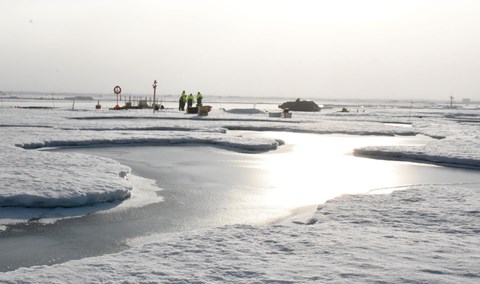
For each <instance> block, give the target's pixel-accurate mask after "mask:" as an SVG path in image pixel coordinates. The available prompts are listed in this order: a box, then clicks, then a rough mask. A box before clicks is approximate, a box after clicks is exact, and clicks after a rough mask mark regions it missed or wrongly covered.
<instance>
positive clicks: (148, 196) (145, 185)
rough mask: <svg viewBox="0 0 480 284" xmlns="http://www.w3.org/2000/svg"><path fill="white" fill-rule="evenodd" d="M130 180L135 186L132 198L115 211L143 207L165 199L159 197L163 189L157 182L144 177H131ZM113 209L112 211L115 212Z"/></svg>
mask: <svg viewBox="0 0 480 284" xmlns="http://www.w3.org/2000/svg"><path fill="white" fill-rule="evenodd" d="M128 180H129V181H130V183H131V184H132V186H133V190H132V196H131V197H130V198H128V199H126V200H124V201H123V202H122V203H120V205H119V206H117V207H115V208H114V209H117V208H118V209H122V208H125V207H142V206H145V205H148V204H153V203H158V202H161V201H163V197H161V196H160V195H158V192H159V191H160V190H161V188H159V187H157V184H156V181H155V180H151V179H146V178H143V177H139V176H135V175H130V176H129V177H128ZM114 209H112V210H114Z"/></svg>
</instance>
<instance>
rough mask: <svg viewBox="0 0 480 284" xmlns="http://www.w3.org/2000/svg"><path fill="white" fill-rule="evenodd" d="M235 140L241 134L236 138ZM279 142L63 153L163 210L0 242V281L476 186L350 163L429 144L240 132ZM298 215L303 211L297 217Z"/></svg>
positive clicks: (38, 228)
mask: <svg viewBox="0 0 480 284" xmlns="http://www.w3.org/2000/svg"><path fill="white" fill-rule="evenodd" d="M236 134H239V132H236ZM241 134H242V135H250V136H252V135H261V136H267V137H274V138H279V139H282V140H284V141H285V145H283V146H281V147H279V149H278V150H276V151H271V152H267V153H239V152H234V151H231V150H228V149H221V148H214V147H207V146H201V145H187V146H186V145H183V146H126V147H102V148H69V149H58V150H55V151H74V152H80V153H85V154H89V155H98V156H102V157H109V158H113V159H115V160H117V161H119V162H121V163H123V164H125V165H128V166H130V167H131V168H132V174H134V175H137V176H141V177H145V178H148V179H152V180H155V181H156V184H157V186H158V187H160V188H162V190H161V191H160V192H159V194H160V195H161V196H162V197H163V198H164V200H163V201H162V202H159V203H155V204H150V205H147V206H144V207H141V208H126V209H124V210H117V211H114V212H111V213H107V214H95V213H94V214H89V215H86V216H82V217H78V218H72V219H65V220H61V221H58V222H56V223H54V224H47V225H45V224H40V223H39V224H35V223H32V224H28V225H17V226H16V227H15V228H14V229H13V230H8V231H6V232H0V251H1V252H2V253H1V254H0V271H8V270H14V269H16V268H18V267H22V266H32V265H41V264H53V263H60V262H64V261H68V260H71V259H78V258H83V257H87V256H96V255H102V254H105V253H112V252H117V251H121V250H123V249H125V248H127V247H128V245H127V244H126V243H127V241H128V240H129V239H131V238H135V237H141V236H147V235H149V234H154V233H176V232H185V231H193V230H199V229H203V228H211V227H217V226H223V225H229V224H238V223H242V224H256V225H262V224H268V223H273V222H278V221H281V220H286V219H289V218H292V217H293V216H298V215H295V214H298V213H299V212H303V213H312V212H313V210H315V207H316V205H318V204H321V203H323V202H325V201H326V200H328V199H331V198H334V197H336V196H340V195H342V194H356V193H375V192H381V193H386V192H389V191H392V190H394V189H396V188H398V187H401V186H404V185H410V184H433V183H434V184H439V183H442V184H443V183H448V184H450V183H462V184H463V183H479V182H480V177H479V175H478V171H475V170H468V169H457V168H447V167H441V166H435V165H425V164H416V163H409V162H396V161H382V160H374V159H367V158H359V157H354V156H353V155H352V151H353V149H354V148H357V147H361V146H367V145H399V144H412V145H416V144H423V143H425V142H426V141H427V139H429V138H426V137H373V136H346V135H315V134H301V133H288V132H264V133H262V132H242V133H241ZM299 208H301V210H299Z"/></svg>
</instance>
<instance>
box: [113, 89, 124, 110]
mask: <svg viewBox="0 0 480 284" xmlns="http://www.w3.org/2000/svg"><path fill="white" fill-rule="evenodd" d="M113 92H114V93H115V95H117V105H115V109H120V106H119V105H118V95H119V94H120V93H121V92H122V88H120V86H115V88H113Z"/></svg>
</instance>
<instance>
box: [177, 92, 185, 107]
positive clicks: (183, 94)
mask: <svg viewBox="0 0 480 284" xmlns="http://www.w3.org/2000/svg"><path fill="white" fill-rule="evenodd" d="M186 102H187V95H186V94H185V90H184V91H183V92H182V94H181V95H180V99H179V100H178V110H185V103H186Z"/></svg>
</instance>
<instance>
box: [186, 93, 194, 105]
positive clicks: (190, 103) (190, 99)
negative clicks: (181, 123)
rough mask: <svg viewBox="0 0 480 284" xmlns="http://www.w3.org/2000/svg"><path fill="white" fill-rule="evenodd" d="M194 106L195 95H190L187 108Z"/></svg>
mask: <svg viewBox="0 0 480 284" xmlns="http://www.w3.org/2000/svg"><path fill="white" fill-rule="evenodd" d="M192 105H193V95H192V94H190V95H188V97H187V107H192Z"/></svg>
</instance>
